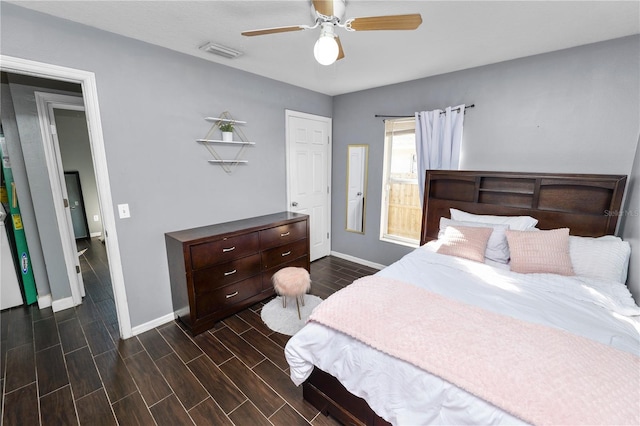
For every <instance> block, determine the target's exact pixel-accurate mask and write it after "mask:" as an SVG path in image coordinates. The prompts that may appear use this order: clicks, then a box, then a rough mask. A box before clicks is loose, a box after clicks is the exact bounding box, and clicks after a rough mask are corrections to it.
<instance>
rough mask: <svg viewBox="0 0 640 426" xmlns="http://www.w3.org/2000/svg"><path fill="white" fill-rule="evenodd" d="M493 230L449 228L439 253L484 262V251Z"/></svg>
mask: <svg viewBox="0 0 640 426" xmlns="http://www.w3.org/2000/svg"><path fill="white" fill-rule="evenodd" d="M492 232H493V228H481V227H472V226H447V227H446V228H445V230H444V235H443V236H442V238H441V240H442V245H440V247H439V248H438V250H437V252H438V253H440V254H448V255H451V256H457V257H462V258H464V259H469V260H475V261H476V262H484V251H485V250H486V248H487V241H489V237H490V236H491V233H492Z"/></svg>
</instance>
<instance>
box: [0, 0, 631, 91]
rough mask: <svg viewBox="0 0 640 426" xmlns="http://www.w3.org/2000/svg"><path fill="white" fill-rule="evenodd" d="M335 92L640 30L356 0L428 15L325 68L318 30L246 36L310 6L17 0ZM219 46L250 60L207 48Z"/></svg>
mask: <svg viewBox="0 0 640 426" xmlns="http://www.w3.org/2000/svg"><path fill="white" fill-rule="evenodd" d="M10 3H15V4H18V5H20V6H22V7H26V8H29V9H34V10H37V11H41V12H44V13H47V14H50V15H54V16H58V17H61V18H65V19H69V20H72V21H76V22H80V23H83V24H86V25H89V26H92V27H96V28H100V29H102V30H106V31H110V32H113V33H117V34H122V35H124V36H127V37H131V38H134V39H138V40H142V41H145V42H148V43H151V44H155V45H159V46H164V47H166V48H169V49H172V50H175V51H178V52H182V53H186V54H189V55H193V56H197V57H201V58H203V59H207V60H210V61H213V62H217V63H220V64H224V65H228V66H230V67H234V68H238V69H241V70H245V71H249V72H252V73H254V74H258V75H262V76H265V77H269V78H272V79H275V80H279V81H283V82H286V83H290V84H293V85H296V86H300V87H304V88H307V89H310V90H314V91H317V92H321V93H325V94H328V95H338V94H342V93H348V92H353V91H358V90H363V89H368V88H372V87H378V86H384V85H388V84H393V83H398V82H402V81H408V80H414V79H417V78H422V77H427V76H431V75H437V74H442V73H447V72H451V71H456V70H461V69H466V68H471V67H476V66H480V65H486V64H491V63H496V62H501V61H505V60H509V59H514V58H519V57H524V56H530V55H535V54H538V53H544V52H549V51H554V50H559V49H564V48H568V47H573V46H578V45H583V44H588V43H594V42H597V41H602V40H609V39H613V38H618V37H623V36H627V35H632V34H640V2H639V1H637V0H633V1H629V0H627V1H555V0H554V1H479V0H478V1H451V0H449V1H424V0H423V1H417V0H414V1H364V0H348V1H347V7H346V14H345V15H346V18H349V17H359V16H377V15H388V14H405V13H420V14H422V19H423V23H422V25H421V26H420V27H419V28H418V29H417V30H415V31H368V32H364V31H361V32H347V31H345V30H343V29H340V28H338V29H336V32H337V34H338V35H339V36H340V40H341V41H342V45H343V47H344V51H345V54H346V57H345V58H344V59H342V60H340V61H338V62H336V63H335V64H334V65H330V66H327V67H325V66H322V65H319V64H318V63H316V61H315V59H314V57H313V45H314V43H315V40H316V39H317V37H318V35H319V29H316V30H308V31H299V32H290V33H282V34H272V35H265V36H259V37H244V36H242V35H240V33H241V32H242V31H245V30H251V29H260V28H265V27H277V26H289V25H298V24H306V25H311V24H313V22H312V20H311V8H310V2H309V1H307V0H286V1H267V0H260V1H238V0H236V1H211V0H210V1H187V0H175V1H99V0H90V1H10ZM208 41H211V42H215V43H218V44H222V45H225V46H228V47H231V48H234V49H237V50H240V51H242V52H243V53H244V54H243V55H242V56H240V57H238V58H236V59H225V58H222V57H219V56H215V55H212V54H210V53H205V52H202V51H201V50H199V49H198V46H201V45H202V44H204V43H206V42H208Z"/></svg>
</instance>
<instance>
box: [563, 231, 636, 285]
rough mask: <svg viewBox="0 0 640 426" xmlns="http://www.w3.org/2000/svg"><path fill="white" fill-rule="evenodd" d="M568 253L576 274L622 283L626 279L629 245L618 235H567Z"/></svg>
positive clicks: (629, 252)
mask: <svg viewBox="0 0 640 426" xmlns="http://www.w3.org/2000/svg"><path fill="white" fill-rule="evenodd" d="M569 254H570V255H571V263H572V264H573V271H574V272H575V274H576V275H579V276H583V277H588V278H597V279H602V280H613V281H616V282H619V283H622V284H624V283H625V282H626V281H627V270H628V269H629V258H630V257H631V246H630V245H629V243H628V242H627V241H622V239H620V238H619V237H614V236H613V235H606V236H604V237H598V238H593V237H577V236H574V235H571V236H570V237H569Z"/></svg>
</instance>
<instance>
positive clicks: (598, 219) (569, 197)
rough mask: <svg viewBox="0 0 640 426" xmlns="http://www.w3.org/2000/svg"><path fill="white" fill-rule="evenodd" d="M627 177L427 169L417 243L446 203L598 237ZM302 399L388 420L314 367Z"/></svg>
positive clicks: (614, 216)
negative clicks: (527, 217) (517, 217)
mask: <svg viewBox="0 0 640 426" xmlns="http://www.w3.org/2000/svg"><path fill="white" fill-rule="evenodd" d="M626 180H627V177H626V176H623V175H587V174H553V173H519V172H476V171H452V170H427V172H426V179H425V192H424V201H423V212H422V230H421V233H420V245H422V244H424V243H426V242H428V241H431V240H433V239H436V238H437V236H438V229H439V222H440V218H441V217H447V218H448V217H450V214H449V208H456V209H459V210H464V211H466V212H469V213H475V214H489V215H500V216H533V217H535V218H536V219H538V227H539V228H540V229H555V228H564V227H567V228H569V229H570V230H571V234H572V235H580V236H592V237H599V236H602V235H612V234H614V232H615V230H616V225H617V223H618V216H619V211H620V208H621V204H622V196H623V193H624V187H625V184H626ZM303 395H304V399H305V400H306V401H308V402H309V403H311V404H312V405H313V406H314V407H316V408H317V409H319V410H320V411H321V412H322V413H323V414H324V415H331V416H332V417H334V418H335V419H337V420H338V421H340V422H341V423H343V424H349V425H350V424H357V425H362V424H365V425H376V426H377V425H388V424H389V423H388V422H387V421H385V420H384V419H382V418H381V417H379V416H378V415H377V414H376V413H375V412H373V410H371V408H370V407H369V405H368V404H367V402H366V401H365V400H364V399H362V398H359V397H357V396H355V395H353V394H351V393H349V392H348V391H347V390H346V389H345V388H344V386H342V384H341V383H340V382H339V381H338V380H337V379H336V378H335V377H333V376H332V375H330V374H328V373H326V372H324V371H322V370H320V369H319V368H317V367H316V368H314V370H313V373H312V374H311V376H310V377H309V378H308V379H307V380H306V381H305V382H304V383H303Z"/></svg>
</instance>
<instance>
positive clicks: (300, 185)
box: [286, 110, 331, 261]
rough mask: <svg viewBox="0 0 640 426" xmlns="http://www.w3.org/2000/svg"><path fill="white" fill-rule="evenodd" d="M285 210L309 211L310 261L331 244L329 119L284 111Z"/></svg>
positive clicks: (329, 250)
mask: <svg viewBox="0 0 640 426" xmlns="http://www.w3.org/2000/svg"><path fill="white" fill-rule="evenodd" d="M286 132H287V205H288V210H289V211H293V212H298V213H304V214H308V215H309V228H310V240H311V241H310V245H311V261H314V260H316V259H319V258H321V257H324V256H327V255H329V253H330V252H331V244H330V240H329V237H330V235H329V230H330V229H331V220H330V215H331V187H330V176H331V119H330V118H327V117H321V116H317V115H311V114H305V113H301V112H296V111H289V110H287V111H286Z"/></svg>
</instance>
